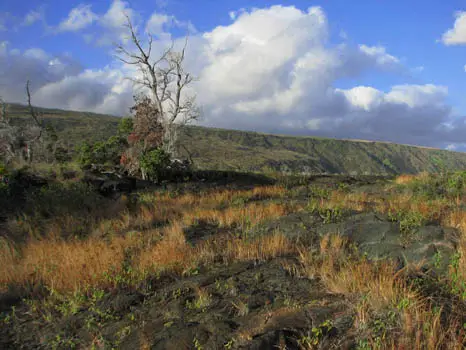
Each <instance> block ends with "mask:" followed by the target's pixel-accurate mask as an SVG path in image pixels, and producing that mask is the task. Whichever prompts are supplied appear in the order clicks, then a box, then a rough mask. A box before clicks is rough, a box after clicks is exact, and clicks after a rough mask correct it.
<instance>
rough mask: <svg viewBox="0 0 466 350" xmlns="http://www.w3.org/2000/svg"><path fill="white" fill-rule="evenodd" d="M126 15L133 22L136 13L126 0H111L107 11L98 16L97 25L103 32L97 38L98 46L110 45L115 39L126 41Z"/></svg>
mask: <svg viewBox="0 0 466 350" xmlns="http://www.w3.org/2000/svg"><path fill="white" fill-rule="evenodd" d="M126 16H128V17H129V18H130V19H131V21H133V22H134V20H135V17H136V14H135V12H134V10H132V9H131V8H130V7H129V4H128V3H127V2H126V1H122V0H113V2H112V4H111V5H110V7H109V9H108V10H107V12H106V13H105V14H104V15H102V16H101V17H100V18H99V25H100V26H101V28H102V29H103V34H102V35H101V36H100V37H99V39H98V40H97V44H98V45H100V46H105V45H112V44H113V43H114V42H116V41H123V42H127V41H128V39H129V38H128V33H127V28H125V24H126V23H127V18H126Z"/></svg>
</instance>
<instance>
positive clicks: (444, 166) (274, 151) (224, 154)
mask: <svg viewBox="0 0 466 350" xmlns="http://www.w3.org/2000/svg"><path fill="white" fill-rule="evenodd" d="M38 110H39V111H40V113H41V116H42V119H43V120H44V122H46V123H47V124H50V125H51V126H53V127H54V129H55V130H56V133H57V135H58V137H59V138H60V139H61V140H63V142H64V143H65V145H66V147H67V148H68V149H70V150H71V151H74V150H75V147H76V146H79V145H80V144H81V143H82V142H83V141H87V142H89V143H90V144H93V143H95V142H103V141H106V140H108V139H109V138H110V137H112V136H113V135H115V134H117V131H118V123H119V121H120V118H118V117H111V116H106V115H98V114H92V113H84V112H68V111H60V110H50V109H38ZM10 115H11V117H12V120H13V121H14V122H16V123H21V121H22V120H25V119H26V118H28V111H27V109H26V108H25V107H22V106H20V105H11V107H10ZM180 133H181V135H180V139H181V142H182V143H183V144H185V145H186V146H188V147H187V148H188V149H189V152H186V150H185V149H184V148H183V147H180V148H179V150H178V154H179V156H181V157H182V158H188V157H191V158H192V160H193V162H194V165H195V166H196V167H197V168H198V169H210V170H236V171H262V172H264V171H265V172H267V171H270V170H273V171H282V172H310V173H330V174H335V173H346V174H351V173H353V174H402V173H411V174H415V173H419V172H422V171H428V172H441V171H444V170H457V169H463V168H465V167H466V155H464V154H463V153H458V152H450V151H444V150H436V149H429V148H420V147H413V146H404V145H397V144H391V143H379V142H357V141H345V140H334V139H323V138H314V137H292V136H278V135H267V134H258V133H253V132H244V131H235V130H222V129H212V128H203V127H196V126H188V127H185V128H183V129H182V130H181V132H180Z"/></svg>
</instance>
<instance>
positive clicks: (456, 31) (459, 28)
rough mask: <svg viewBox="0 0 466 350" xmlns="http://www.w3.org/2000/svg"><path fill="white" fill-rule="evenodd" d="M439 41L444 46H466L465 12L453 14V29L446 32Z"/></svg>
mask: <svg viewBox="0 0 466 350" xmlns="http://www.w3.org/2000/svg"><path fill="white" fill-rule="evenodd" d="M441 41H442V42H443V43H444V44H445V45H464V44H466V11H458V12H456V13H455V23H454V24H453V28H451V29H449V30H447V31H446V32H445V33H444V34H443V36H442V39H441Z"/></svg>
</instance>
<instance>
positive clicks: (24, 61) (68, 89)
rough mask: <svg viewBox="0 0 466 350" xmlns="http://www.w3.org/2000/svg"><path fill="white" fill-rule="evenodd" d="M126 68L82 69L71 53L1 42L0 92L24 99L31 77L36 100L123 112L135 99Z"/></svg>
mask: <svg viewBox="0 0 466 350" xmlns="http://www.w3.org/2000/svg"><path fill="white" fill-rule="evenodd" d="M123 74H125V72H123V71H121V70H120V69H112V68H110V67H107V68H105V69H102V70H96V71H93V70H83V68H82V67H81V65H80V64H79V63H77V62H76V61H74V60H73V59H72V58H71V57H69V56H66V55H63V56H58V57H56V56H50V55H48V54H47V53H46V52H45V51H43V50H41V49H38V48H33V49H29V50H26V51H24V52H21V51H19V50H17V49H13V48H12V49H10V48H9V45H8V43H6V42H3V43H0V82H1V83H0V96H2V97H3V98H4V99H5V100H7V101H10V102H19V103H24V102H25V98H26V97H25V83H26V81H27V80H28V79H29V80H31V93H32V100H33V102H34V104H36V105H38V106H44V107H57V108H63V109H74V110H80V111H96V112H101V113H111V114H115V115H121V114H124V113H126V112H127V111H128V109H127V107H128V106H129V105H130V103H131V100H132V95H131V86H130V85H129V82H127V81H125V80H123Z"/></svg>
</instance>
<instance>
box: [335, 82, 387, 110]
mask: <svg viewBox="0 0 466 350" xmlns="http://www.w3.org/2000/svg"><path fill="white" fill-rule="evenodd" d="M335 92H342V93H343V94H344V95H345V97H346V99H347V100H348V102H349V103H350V105H351V106H353V107H355V108H356V109H359V108H362V109H363V110H365V111H370V110H372V109H374V108H377V107H378V106H380V104H381V103H382V101H383V93H382V92H381V91H379V90H377V89H374V88H373V87H370V86H357V87H354V88H352V89H349V90H340V89H336V90H335Z"/></svg>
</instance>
